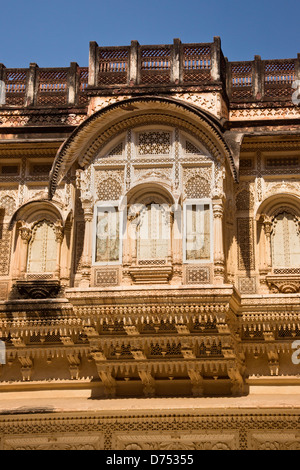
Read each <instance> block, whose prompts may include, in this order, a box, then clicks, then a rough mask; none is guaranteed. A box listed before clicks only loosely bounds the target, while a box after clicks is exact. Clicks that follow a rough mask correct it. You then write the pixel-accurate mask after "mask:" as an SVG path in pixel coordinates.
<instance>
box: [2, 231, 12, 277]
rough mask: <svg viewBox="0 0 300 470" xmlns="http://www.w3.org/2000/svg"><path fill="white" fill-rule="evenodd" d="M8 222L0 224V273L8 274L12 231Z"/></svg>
mask: <svg viewBox="0 0 300 470" xmlns="http://www.w3.org/2000/svg"><path fill="white" fill-rule="evenodd" d="M8 228H9V226H8V224H0V275H2V276H5V275H8V274H9V265H10V254H11V239H12V232H11V231H9V230H8Z"/></svg>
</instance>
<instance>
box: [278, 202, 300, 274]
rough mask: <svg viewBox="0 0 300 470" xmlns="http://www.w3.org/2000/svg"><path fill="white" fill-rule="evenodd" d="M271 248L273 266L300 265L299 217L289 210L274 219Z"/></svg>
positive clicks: (287, 266)
mask: <svg viewBox="0 0 300 470" xmlns="http://www.w3.org/2000/svg"><path fill="white" fill-rule="evenodd" d="M271 250H272V251H271V255H272V265H273V268H274V267H278V268H279V267H280V268H281V267H285V268H289V267H295V266H297V267H299V266H300V226H299V219H298V218H297V217H296V216H295V215H294V214H292V213H291V212H288V211H287V210H284V211H282V212H280V213H278V214H277V215H276V216H275V217H274V219H273V225H272V233H271Z"/></svg>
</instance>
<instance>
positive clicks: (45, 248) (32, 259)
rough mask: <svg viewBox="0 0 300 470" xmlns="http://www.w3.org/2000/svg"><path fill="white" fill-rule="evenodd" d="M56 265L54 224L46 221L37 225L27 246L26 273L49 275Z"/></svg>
mask: <svg viewBox="0 0 300 470" xmlns="http://www.w3.org/2000/svg"><path fill="white" fill-rule="evenodd" d="M56 264H57V241H56V234H55V228H54V224H53V223H51V222H49V221H48V220H42V221H40V222H39V223H37V224H36V225H35V226H34V227H33V230H32V237H31V240H30V242H29V246H28V262H27V272H28V273H51V272H54V271H55V269H56Z"/></svg>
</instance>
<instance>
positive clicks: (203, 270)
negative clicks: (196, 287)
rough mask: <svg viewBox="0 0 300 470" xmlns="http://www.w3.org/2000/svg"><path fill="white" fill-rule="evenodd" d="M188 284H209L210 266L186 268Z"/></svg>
mask: <svg viewBox="0 0 300 470" xmlns="http://www.w3.org/2000/svg"><path fill="white" fill-rule="evenodd" d="M186 283H187V284H209V283H210V268H209V267H203V266H190V267H187V268H186Z"/></svg>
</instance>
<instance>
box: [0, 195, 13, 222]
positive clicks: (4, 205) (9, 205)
mask: <svg viewBox="0 0 300 470" xmlns="http://www.w3.org/2000/svg"><path fill="white" fill-rule="evenodd" d="M1 209H5V214H4V216H5V217H6V216H8V215H13V213H14V212H15V210H16V201H15V200H14V198H12V197H10V196H4V197H3V198H2V199H1V201H0V210H1Z"/></svg>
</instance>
